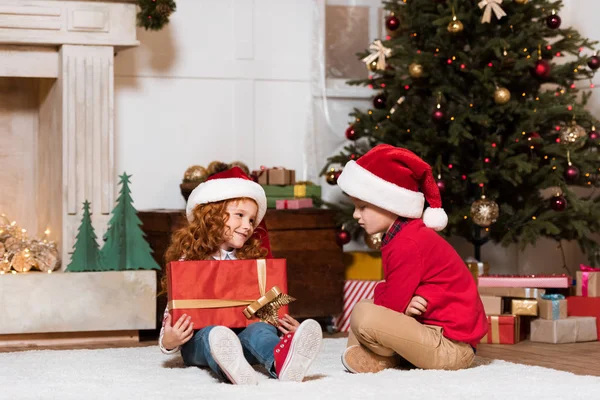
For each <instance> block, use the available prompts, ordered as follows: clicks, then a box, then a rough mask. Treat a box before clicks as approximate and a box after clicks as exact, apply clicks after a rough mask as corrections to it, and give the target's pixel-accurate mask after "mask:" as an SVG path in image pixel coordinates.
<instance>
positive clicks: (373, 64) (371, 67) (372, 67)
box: [367, 60, 377, 72]
mask: <svg viewBox="0 0 600 400" xmlns="http://www.w3.org/2000/svg"><path fill="white" fill-rule="evenodd" d="M367 69H368V70H369V71H371V72H377V60H373V61H371V62H370V63H368V64H367Z"/></svg>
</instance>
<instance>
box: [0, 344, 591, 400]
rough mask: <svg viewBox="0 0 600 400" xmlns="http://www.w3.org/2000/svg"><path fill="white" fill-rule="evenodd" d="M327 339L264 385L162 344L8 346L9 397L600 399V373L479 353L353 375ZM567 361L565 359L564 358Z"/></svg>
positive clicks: (2, 361)
mask: <svg viewBox="0 0 600 400" xmlns="http://www.w3.org/2000/svg"><path fill="white" fill-rule="evenodd" d="M345 343H346V339H325V340H324V342H323V350H322V352H321V353H320V354H319V356H318V358H317V359H316V360H315V363H314V364H313V365H312V367H311V369H310V371H309V374H308V376H307V377H306V378H305V381H304V382H303V383H289V382H288V383H283V382H279V381H277V380H275V379H270V378H268V377H267V376H266V375H264V374H260V377H259V385H257V386H234V385H230V384H224V383H219V382H218V381H217V380H216V378H215V377H214V376H213V375H211V373H210V372H209V371H207V370H202V369H198V368H194V367H190V368H187V367H185V366H184V365H183V362H182V361H181V357H179V356H166V355H164V354H162V353H160V351H159V349H158V347H137V348H119V349H103V350H41V351H27V352H16V353H0V365H1V366H2V370H3V371H4V373H3V376H4V381H5V384H4V385H3V387H2V389H0V398H1V399H11V400H12V399H61V400H62V399H78V400H79V399H144V400H147V399H164V400H171V399H256V400H264V399H276V398H280V399H282V400H283V399H286V400H287V399H312V400H316V399H327V400H330V399H374V398H377V399H378V400H379V399H387V398H390V399H391V398H393V399H441V398H443V399H482V398H485V399H508V398H512V397H516V398H519V399H520V400H521V399H535V400H539V399H540V398H543V399H544V400H548V399H579V398H588V399H591V398H597V396H598V393H600V378H598V377H593V376H578V375H574V374H571V373H568V372H562V371H556V370H552V369H547V368H541V367H531V366H526V365H520V364H513V363H509V362H505V361H498V360H494V361H490V360H485V359H482V358H479V357H478V358H476V361H475V364H474V365H473V366H472V367H471V368H469V369H467V370H463V371H423V370H411V371H401V370H386V371H383V372H381V373H379V374H360V375H353V374H349V373H347V372H345V371H344V369H343V367H342V365H341V363H340V354H341V353H342V351H343V349H344V347H345ZM557 362H560V360H557Z"/></svg>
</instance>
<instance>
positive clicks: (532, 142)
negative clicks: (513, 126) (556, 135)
mask: <svg viewBox="0 0 600 400" xmlns="http://www.w3.org/2000/svg"><path fill="white" fill-rule="evenodd" d="M527 143H528V144H529V146H533V148H534V149H539V148H540V146H541V145H542V137H541V136H540V134H539V133H537V132H531V133H530V134H529V135H527Z"/></svg>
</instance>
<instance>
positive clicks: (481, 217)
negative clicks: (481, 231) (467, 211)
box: [471, 196, 500, 228]
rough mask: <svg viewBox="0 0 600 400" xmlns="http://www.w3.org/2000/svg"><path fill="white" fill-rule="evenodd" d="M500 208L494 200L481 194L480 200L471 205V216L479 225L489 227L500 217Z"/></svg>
mask: <svg viewBox="0 0 600 400" xmlns="http://www.w3.org/2000/svg"><path fill="white" fill-rule="evenodd" d="M499 215H500V208H499V207H498V204H497V203H496V202H495V201H493V200H488V199H486V198H485V196H481V199H480V200H477V201H475V202H474V203H473V204H472V205H471V217H472V218H473V222H475V223H476V224H477V225H479V226H481V227H484V228H487V227H489V226H490V225H492V224H493V223H494V222H496V220H497V219H498V216H499Z"/></svg>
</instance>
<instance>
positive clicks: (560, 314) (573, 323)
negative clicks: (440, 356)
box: [467, 264, 600, 344]
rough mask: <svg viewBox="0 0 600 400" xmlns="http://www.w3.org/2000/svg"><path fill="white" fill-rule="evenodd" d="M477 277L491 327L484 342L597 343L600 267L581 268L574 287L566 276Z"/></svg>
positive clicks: (599, 313) (599, 330)
mask: <svg viewBox="0 0 600 400" xmlns="http://www.w3.org/2000/svg"><path fill="white" fill-rule="evenodd" d="M467 265H469V264H467ZM470 269H471V267H470ZM472 271H473V270H472ZM476 279H477V280H478V288H479V294H480V297H481V301H482V303H483V305H484V309H485V312H486V315H487V318H488V324H489V329H488V334H487V335H486V336H485V337H484V338H483V339H482V343H497V344H515V343H517V342H519V341H520V340H524V339H525V338H527V337H528V336H529V339H530V340H531V341H532V342H544V343H575V342H587V341H594V340H598V335H599V333H600V269H593V268H590V267H586V266H581V271H578V272H577V277H576V280H575V282H576V286H575V288H573V287H572V286H571V285H572V279H571V278H570V277H568V276H566V275H538V276H535V275H534V276H501V275H495V276H489V275H488V276H486V275H483V276H479V275H478V276H477V277H476ZM573 289H575V294H576V295H575V296H570V294H571V293H572V292H573Z"/></svg>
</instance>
